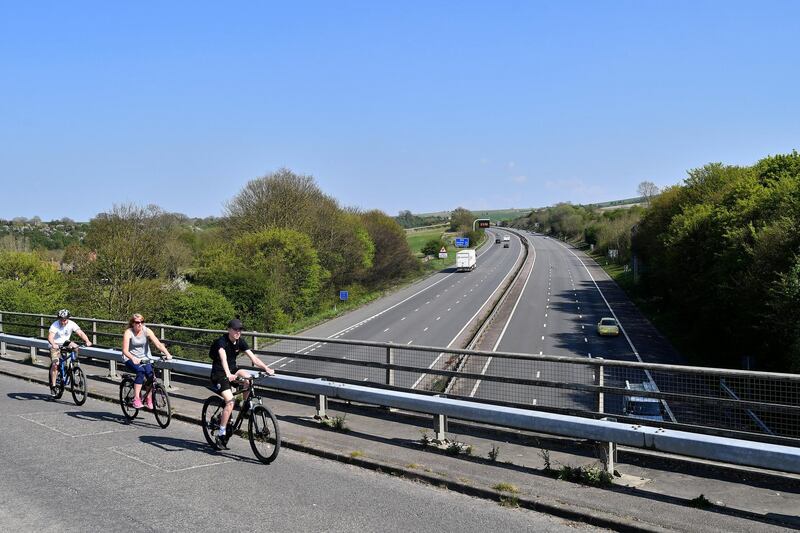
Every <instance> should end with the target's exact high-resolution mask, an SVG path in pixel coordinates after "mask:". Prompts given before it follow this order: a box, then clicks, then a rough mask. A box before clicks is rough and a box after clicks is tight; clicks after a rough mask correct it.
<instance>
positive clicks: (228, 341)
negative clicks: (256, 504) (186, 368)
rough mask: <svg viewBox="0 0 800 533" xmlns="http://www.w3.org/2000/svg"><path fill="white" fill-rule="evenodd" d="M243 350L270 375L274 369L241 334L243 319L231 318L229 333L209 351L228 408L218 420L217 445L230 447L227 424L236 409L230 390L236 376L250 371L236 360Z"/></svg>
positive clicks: (213, 380)
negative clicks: (240, 365) (226, 435)
mask: <svg viewBox="0 0 800 533" xmlns="http://www.w3.org/2000/svg"><path fill="white" fill-rule="evenodd" d="M241 353H244V354H246V355H247V356H248V357H249V358H250V362H252V363H253V366H255V367H257V368H260V369H261V370H263V371H264V372H266V373H267V374H268V375H270V376H272V375H274V374H275V371H274V370H272V369H271V368H270V367H268V366H267V365H266V363H264V362H263V361H262V360H261V359H259V358H258V357H257V356H256V355H255V354H253V352H252V351H250V346H248V345H247V342H245V340H244V339H243V338H242V321H241V320H239V319H238V318H234V319H233V320H231V321H230V322H228V333H226V334H225V335H223V336H222V337H220V338H219V339H217V340H216V341H214V343H213V344H212V345H211V348H210V349H209V351H208V356H209V357H210V358H211V360H212V363H211V386H212V388H213V389H214V392H216V393H217V394H219V395H220V396H222V399H223V400H225V408H224V409H223V410H222V417H221V418H220V421H219V426H220V427H219V433H218V434H217V436H216V438H215V444H216V446H217V448H220V449H223V450H227V449H228V447H227V445H226V442H227V439H226V438H225V432H226V428H227V427H228V420H229V419H230V417H231V413H232V412H233V391H232V390H231V382H232V381H235V380H236V378H237V376H241V377H247V376H248V375H249V374H248V372H247V370H243V369H242V370H240V369H239V366H238V365H237V364H236V358H237V357H238V356H239V354H241ZM248 395H249V392H248V391H244V394H243V399H244V400H247V396H248Z"/></svg>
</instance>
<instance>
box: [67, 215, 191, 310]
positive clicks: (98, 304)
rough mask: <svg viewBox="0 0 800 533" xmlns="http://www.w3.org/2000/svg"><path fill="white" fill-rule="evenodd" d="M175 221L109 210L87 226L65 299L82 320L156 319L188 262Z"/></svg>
mask: <svg viewBox="0 0 800 533" xmlns="http://www.w3.org/2000/svg"><path fill="white" fill-rule="evenodd" d="M179 222H180V218H179V217H178V216H175V215H171V214H168V213H164V212H163V211H162V210H161V209H160V208H158V207H157V206H148V207H145V208H142V207H138V206H135V205H132V204H127V205H121V206H114V208H113V209H112V211H111V212H110V213H100V214H99V215H97V216H96V217H95V218H93V219H92V220H91V222H90V223H89V228H88V230H87V234H86V238H85V240H84V244H83V246H81V247H77V248H72V249H71V250H70V251H69V253H68V254H67V256H68V257H69V259H70V260H71V261H72V266H73V275H72V276H71V277H70V293H71V297H72V298H73V299H74V300H75V301H76V302H78V305H79V307H80V308H81V309H82V310H83V312H85V313H86V314H91V315H94V316H100V317H108V318H115V319H121V318H126V317H128V316H130V314H132V313H134V312H139V313H142V314H145V316H148V317H149V319H150V320H154V319H158V317H159V314H160V312H161V309H162V304H163V300H164V297H165V295H166V293H168V292H169V291H170V290H172V288H173V287H172V284H171V283H170V280H171V279H173V278H175V277H176V276H177V274H178V271H179V270H180V269H181V267H183V266H184V265H186V264H188V262H189V261H190V260H191V253H190V251H189V250H188V248H187V247H186V246H185V245H184V244H183V243H181V242H180V240H179V239H178V238H177V230H176V228H177V226H178V225H179Z"/></svg>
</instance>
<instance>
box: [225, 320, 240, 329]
mask: <svg viewBox="0 0 800 533" xmlns="http://www.w3.org/2000/svg"><path fill="white" fill-rule="evenodd" d="M228 329H242V321H241V320H239V319H238V318H234V319H233V320H231V321H230V322H228Z"/></svg>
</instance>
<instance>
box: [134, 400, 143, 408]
mask: <svg viewBox="0 0 800 533" xmlns="http://www.w3.org/2000/svg"><path fill="white" fill-rule="evenodd" d="M131 406H133V408H134V409H142V408H143V407H144V404H143V403H142V400H140V399H139V398H134V399H133V402H132V403H131Z"/></svg>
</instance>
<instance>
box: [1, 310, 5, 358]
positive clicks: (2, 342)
mask: <svg viewBox="0 0 800 533" xmlns="http://www.w3.org/2000/svg"><path fill="white" fill-rule="evenodd" d="M0 333H3V313H0ZM5 355H6V342H5V341H0V357H3V356H5Z"/></svg>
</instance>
